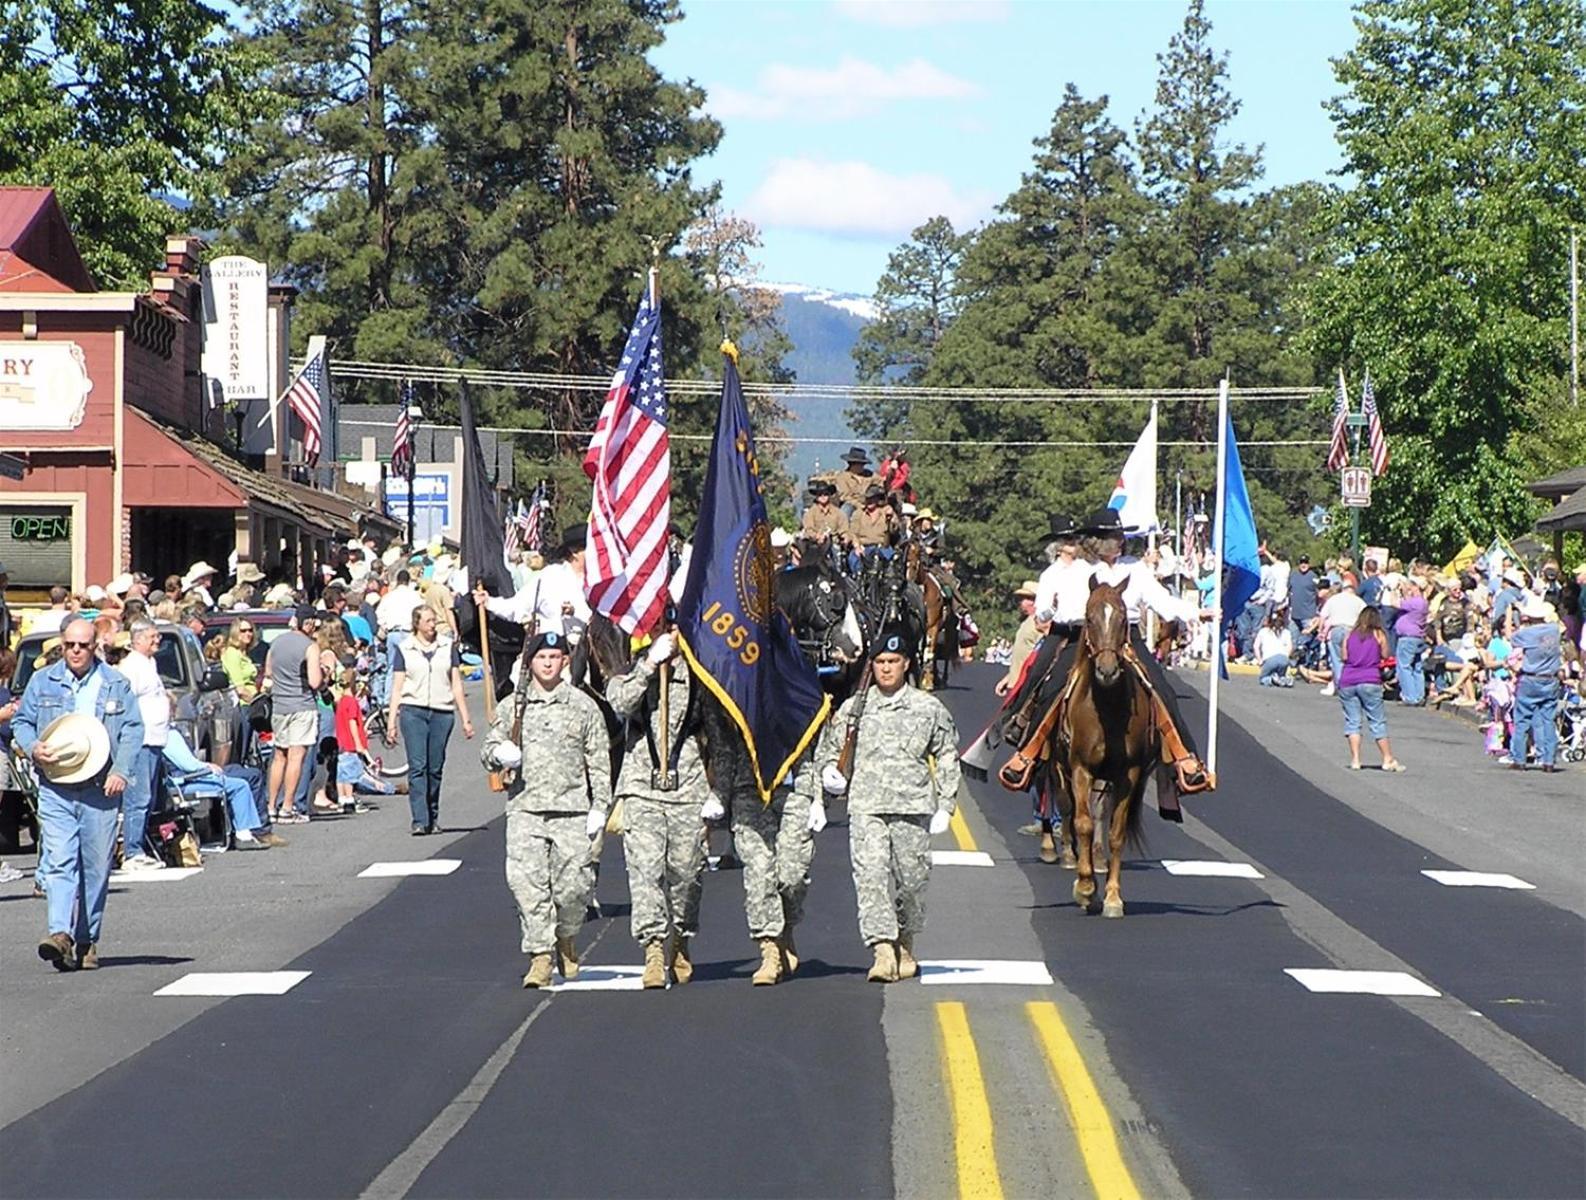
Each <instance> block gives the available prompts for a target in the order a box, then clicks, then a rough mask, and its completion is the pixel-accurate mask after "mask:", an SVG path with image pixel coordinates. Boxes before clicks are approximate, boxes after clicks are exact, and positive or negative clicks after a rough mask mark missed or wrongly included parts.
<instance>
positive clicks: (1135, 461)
mask: <svg viewBox="0 0 1586 1200" xmlns="http://www.w3.org/2000/svg"><path fill="white" fill-rule="evenodd" d="M1156 430H1157V423H1156V404H1155V403H1154V402H1153V403H1152V405H1151V419H1150V420H1148V421H1147V422H1146V423H1145V428H1144V429H1143V430H1141V431H1140V440H1139V441H1137V442H1136V443H1135V444H1134V449H1133V450H1131V451H1129V458H1128V460H1127V461H1126V462H1125V463H1124V464H1123V472H1122V474H1120V475H1119V476H1118V483H1117V486H1116V487H1114V488H1113V489H1112V498H1111V499H1110V500H1108V501H1107V507H1108V508H1113V509H1117V511H1118V520H1119V521H1121V522H1122V523H1123V527H1124V528H1125V529H1126V530H1128V531H1129V532H1130V533H1152V532H1154V531H1155V530H1156V529H1157V527H1158V526H1157V519H1156Z"/></svg>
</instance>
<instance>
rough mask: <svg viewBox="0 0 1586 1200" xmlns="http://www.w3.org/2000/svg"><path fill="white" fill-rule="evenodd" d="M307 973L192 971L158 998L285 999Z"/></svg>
mask: <svg viewBox="0 0 1586 1200" xmlns="http://www.w3.org/2000/svg"><path fill="white" fill-rule="evenodd" d="M308 976H309V972H307V971H193V972H192V973H190V974H187V975H183V976H182V977H181V978H180V979H178V980H177V981H176V982H175V983H168V984H166V985H165V986H164V987H162V988H161V989H160V990H159V991H157V992H155V993H154V994H155V995H156V996H284V995H286V993H288V992H290V991H291V990H292V989H293V988H295V987H296V986H297V985H298V984H300V983H302V982H303V980H305V979H307V978H308Z"/></svg>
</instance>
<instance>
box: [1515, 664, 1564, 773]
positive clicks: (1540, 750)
mask: <svg viewBox="0 0 1586 1200" xmlns="http://www.w3.org/2000/svg"><path fill="white" fill-rule="evenodd" d="M1558 697H1559V684H1558V680H1557V679H1555V678H1553V677H1552V676H1548V677H1547V678H1543V677H1542V676H1540V675H1522V676H1521V677H1520V683H1519V685H1518V686H1517V687H1516V688H1515V689H1514V737H1513V738H1512V739H1511V740H1510V742H1509V755H1510V757H1511V758H1513V759H1514V761H1515V762H1517V763H1519V764H1520V765H1521V766H1524V765H1525V759H1526V752H1527V750H1528V749H1529V748H1530V745H1531V743H1532V742H1535V743H1536V756H1537V758H1538V759H1540V760H1541V762H1542V765H1543V766H1544V767H1546V766H1551V765H1552V764H1553V763H1554V762H1555V761H1556V760H1557V758H1558Z"/></svg>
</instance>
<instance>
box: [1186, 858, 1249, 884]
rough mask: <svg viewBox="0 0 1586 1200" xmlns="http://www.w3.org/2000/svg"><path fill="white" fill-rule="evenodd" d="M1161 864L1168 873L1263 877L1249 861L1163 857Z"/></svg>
mask: <svg viewBox="0 0 1586 1200" xmlns="http://www.w3.org/2000/svg"><path fill="white" fill-rule="evenodd" d="M1162 866H1163V867H1164V868H1165V869H1166V871H1167V873H1168V874H1169V875H1215V876H1217V877H1219V878H1225V879H1265V878H1266V876H1264V875H1263V874H1261V872H1260V871H1258V870H1256V869H1255V868H1254V867H1252V866H1251V865H1250V864H1249V863H1237V862H1201V861H1196V860H1191V859H1179V858H1164V859H1163V860H1162Z"/></svg>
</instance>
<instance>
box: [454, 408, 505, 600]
mask: <svg viewBox="0 0 1586 1200" xmlns="http://www.w3.org/2000/svg"><path fill="white" fill-rule="evenodd" d="M462 386H463V392H462V404H461V407H462V413H463V520H462V539H463V556H462V557H463V566H464V567H466V568H467V569H468V585H469V586H470V587H472V586H473V585H474V584H475V583H483V584H484V585H485V586H486V587H487V588H489V589H490V594H491V595H492V596H510V595H512V590H513V589H512V577H511V576H510V575H509V574H508V573H507V564H506V551H505V549H504V547H503V545H502V533H501V531H502V525H501V510H500V509H499V508H498V507H497V506H496V488H495V484H494V483H493V482H492V481H491V479H490V476H489V474H487V473H486V471H485V456H484V452H483V451H482V450H480V448H479V430H478V422H477V421H476V420H475V418H474V404H473V398H472V397H471V396H470V395H469V394H468V381H467V380H466V379H465V380H463V385H462Z"/></svg>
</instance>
